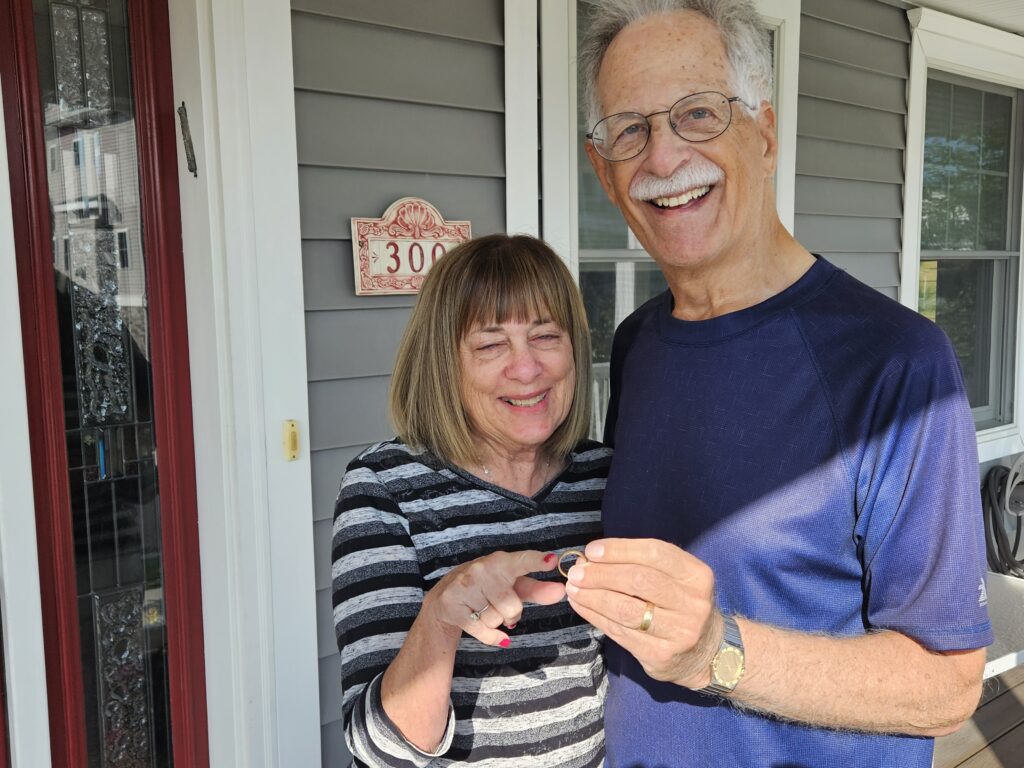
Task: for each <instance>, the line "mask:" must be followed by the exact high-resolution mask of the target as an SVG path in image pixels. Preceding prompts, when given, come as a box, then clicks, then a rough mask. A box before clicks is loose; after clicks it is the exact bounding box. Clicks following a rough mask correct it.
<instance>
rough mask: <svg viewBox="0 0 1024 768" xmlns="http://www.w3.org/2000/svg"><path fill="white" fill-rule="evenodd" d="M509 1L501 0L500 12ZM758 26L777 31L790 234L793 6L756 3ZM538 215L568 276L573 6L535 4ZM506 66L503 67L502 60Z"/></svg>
mask: <svg viewBox="0 0 1024 768" xmlns="http://www.w3.org/2000/svg"><path fill="white" fill-rule="evenodd" d="M508 2H510V0H506V5H507V4H508ZM756 3H757V6H758V8H759V10H760V11H761V13H762V15H763V17H764V19H765V21H767V22H768V23H769V25H771V26H772V27H774V28H775V30H776V50H777V51H778V55H777V62H778V71H777V72H776V82H777V83H778V88H777V90H778V104H777V105H776V109H775V114H776V118H777V130H776V132H777V135H778V141H779V158H778V170H777V171H776V174H777V176H776V186H775V189H776V195H775V197H776V208H777V210H778V212H779V218H780V219H781V220H782V223H783V225H784V226H785V227H786V228H787V229H788V230H789V231H790V232H792V231H793V224H794V219H795V206H796V202H795V201H796V122H797V100H798V91H797V88H798V85H799V82H798V75H799V68H800V0H756ZM540 6H541V10H540V14H541V15H540V27H541V34H540V37H541V41H540V47H541V87H542V89H543V93H544V106H543V110H542V118H541V120H542V122H541V142H542V144H541V146H542V148H543V153H542V163H541V208H542V211H543V216H542V218H543V237H544V239H546V240H547V241H548V242H549V243H551V244H552V246H554V248H555V250H556V251H557V252H558V253H560V254H562V256H563V258H565V259H566V261H567V262H568V263H569V265H570V267H571V269H572V270H573V274H578V271H579V241H578V229H579V226H578V224H579V210H578V209H579V202H578V200H577V182H576V173H577V168H576V153H577V151H578V141H579V140H580V137H579V136H577V127H576V108H577V106H576V105H577V94H576V4H575V2H573V0H563V2H549V1H548V0H545V2H542V3H541V4H540ZM506 61H507V60H506Z"/></svg>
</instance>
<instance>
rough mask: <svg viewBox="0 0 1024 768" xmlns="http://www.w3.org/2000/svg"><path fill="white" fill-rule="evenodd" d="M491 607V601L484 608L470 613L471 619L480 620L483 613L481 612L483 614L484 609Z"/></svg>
mask: <svg viewBox="0 0 1024 768" xmlns="http://www.w3.org/2000/svg"><path fill="white" fill-rule="evenodd" d="M490 607H491V604H490V603H488V604H487V605H485V606H484V607H483V608H481V609H480V610H478V611H473V612H472V613H471V614H469V620H470V621H480V615H481V614H482V613H483V612H484V611H486V610H487V609H488V608H490Z"/></svg>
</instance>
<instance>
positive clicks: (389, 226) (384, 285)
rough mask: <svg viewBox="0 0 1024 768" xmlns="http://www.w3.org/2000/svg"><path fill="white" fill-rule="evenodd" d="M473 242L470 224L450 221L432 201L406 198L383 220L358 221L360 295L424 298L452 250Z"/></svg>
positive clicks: (354, 252)
mask: <svg viewBox="0 0 1024 768" xmlns="http://www.w3.org/2000/svg"><path fill="white" fill-rule="evenodd" d="M471 237H472V234H471V232H470V224H469V222H468V221H445V219H444V217H443V216H442V215H441V213H440V212H439V211H438V210H437V208H435V207H434V206H433V205H431V204H430V203H428V202H427V201H426V200H423V199H422V198H418V197H403V198H401V199H400V200H396V201H395V202H393V203H392V204H391V205H389V206H388V209H387V210H386V211H384V215H383V216H382V217H381V218H379V219H359V218H353V219H352V246H353V247H352V261H353V265H354V267H355V285H356V295H357V296H381V295H388V294H407V293H418V292H419V290H420V284H421V283H422V282H423V278H424V277H425V276H426V274H427V272H429V271H430V268H431V267H432V266H433V265H434V263H435V262H436V261H437V260H438V259H439V258H441V256H443V255H444V254H445V253H447V252H448V251H449V250H450V249H452V248H454V247H455V246H456V245H458V244H459V243H462V242H465V241H466V240H469V239H470V238H471Z"/></svg>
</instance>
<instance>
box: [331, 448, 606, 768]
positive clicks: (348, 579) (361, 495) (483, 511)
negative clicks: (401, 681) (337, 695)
mask: <svg viewBox="0 0 1024 768" xmlns="http://www.w3.org/2000/svg"><path fill="white" fill-rule="evenodd" d="M610 461H611V451H610V450H608V449H607V448H604V447H602V446H600V445H599V444H597V443H592V442H584V443H581V444H580V445H579V446H577V449H576V451H574V452H573V453H572V454H571V455H570V456H569V463H568V466H567V467H566V469H565V470H564V471H563V472H562V473H561V474H560V475H559V476H558V477H557V478H555V479H554V480H553V481H552V482H551V483H549V484H548V485H547V486H545V487H544V488H543V489H541V490H540V492H538V493H537V494H536V495H535V496H534V497H533V498H527V497H525V496H520V495H519V494H516V493H512V492H511V491H507V490H505V489H503V488H499V487H497V486H494V485H490V484H488V483H486V482H484V481H482V480H480V479H479V478H477V477H474V476H472V475H470V474H468V473H466V472H463V471H462V470H461V469H458V468H456V467H453V466H450V465H448V464H446V463H444V462H442V461H440V460H438V459H437V458H435V457H434V456H433V455H431V454H429V453H415V452H413V451H412V449H410V448H409V447H408V446H406V445H405V444H404V443H402V442H400V441H398V440H395V441H391V442H384V443H379V444H377V445H375V446H372V447H370V448H369V449H367V450H366V451H365V452H364V453H362V454H361V455H360V456H358V457H357V458H356V459H354V460H353V461H352V463H351V464H349V466H348V470H347V472H346V473H345V477H344V479H343V480H342V484H341V493H340V494H339V496H338V502H337V507H336V510H335V517H334V540H333V555H332V556H333V560H334V565H333V569H332V576H333V581H334V587H333V589H334V627H335V632H336V634H337V638H338V647H339V648H340V650H341V678H342V689H343V709H344V715H345V737H346V741H347V743H348V747H349V750H350V751H351V752H352V754H353V755H354V756H355V764H356V765H360V766H449V765H463V764H467V765H468V764H472V765H477V766H488V767H491V766H494V767H498V766H509V767H511V766H515V767H516V768H527V767H528V766H537V767H538V768H541V767H542V768H576V767H577V766H578V767H580V768H582V767H584V766H599V765H602V764H603V760H604V730H603V723H602V715H603V700H604V693H605V674H604V662H603V660H602V657H601V636H600V634H599V633H598V632H597V630H595V629H594V628H593V627H592V626H590V625H589V624H587V623H586V622H584V621H583V620H582V619H580V618H579V616H577V615H576V614H575V613H574V612H573V610H572V609H571V608H570V607H569V605H568V604H567V603H566V602H565V601H564V600H563V601H561V602H559V603H556V604H555V605H550V606H538V605H527V606H525V608H524V611H523V616H522V619H521V620H520V621H519V622H518V624H517V625H516V628H515V629H514V630H511V631H510V632H509V634H510V636H511V637H512V646H511V648H508V649H504V648H495V647H491V646H488V645H484V644H483V643H481V642H479V641H478V640H476V639H475V638H472V637H470V636H469V635H465V634H464V635H463V636H462V639H461V640H460V641H459V646H458V651H457V653H456V657H455V673H454V678H453V680H452V693H451V707H450V709H449V715H448V727H447V730H446V732H445V737H444V739H443V741H442V743H441V745H440V746H439V748H438V750H437V751H436V752H435V753H433V754H428V753H425V752H422V751H420V750H419V749H417V748H416V747H414V746H413V745H411V744H410V743H409V742H408V741H406V740H405V739H404V738H403V737H402V735H401V733H400V732H399V731H398V729H397V728H395V726H394V725H393V724H392V723H391V721H390V720H389V718H388V717H387V716H386V714H385V713H384V710H383V708H382V707H381V700H380V678H381V675H382V674H383V672H384V670H385V669H386V668H387V666H388V664H390V663H391V661H392V660H393V659H394V658H395V655H396V654H397V653H398V650H399V648H400V647H401V645H402V642H403V641H404V640H405V637H406V634H407V632H408V630H409V627H410V626H411V625H412V622H413V620H414V619H415V618H416V615H417V613H418V612H419V610H420V607H421V605H422V603H423V595H424V593H425V592H426V591H427V590H429V589H430V588H431V587H432V586H433V585H434V584H436V583H437V582H438V580H439V579H440V578H441V577H442V576H444V574H446V573H447V572H448V571H449V570H451V569H452V568H453V567H455V566H457V565H459V564H461V563H465V562H468V561H470V560H474V559H476V558H478V557H482V556H484V555H487V554H490V553H491V552H495V551H499V550H502V551H507V552H513V551H517V550H523V549H535V550H541V551H551V552H562V551H564V550H566V549H573V548H581V547H582V545H584V544H586V543H587V542H588V541H590V540H592V539H594V538H597V537H598V536H599V535H600V509H601V495H602V492H603V491H604V484H605V478H606V476H607V474H608V465H609V462H610ZM539 577H540V578H546V579H561V576H560V575H559V573H558V571H557V570H556V571H553V572H552V573H546V574H540V575H539Z"/></svg>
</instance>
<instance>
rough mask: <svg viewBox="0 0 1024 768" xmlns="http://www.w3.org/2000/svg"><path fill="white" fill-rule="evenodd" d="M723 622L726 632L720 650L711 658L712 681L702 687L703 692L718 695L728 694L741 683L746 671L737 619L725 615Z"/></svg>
mask: <svg viewBox="0 0 1024 768" xmlns="http://www.w3.org/2000/svg"><path fill="white" fill-rule="evenodd" d="M722 624H723V625H724V628H725V634H724V635H723V636H722V644H721V645H720V646H718V652H717V653H716V654H715V657H714V658H713V659H712V660H711V683H710V685H706V686H705V687H703V688H701V689H700V692H701V693H713V694H715V695H717V696H728V695H729V694H731V693H732V692H733V691H734V690H736V686H737V685H739V682H740V680H741V679H742V678H743V673H744V671H746V667H745V666H744V656H743V638H742V637H740V628H739V626H738V625H737V624H736V619H734V618H733V617H732V616H728V615H723V616H722Z"/></svg>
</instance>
